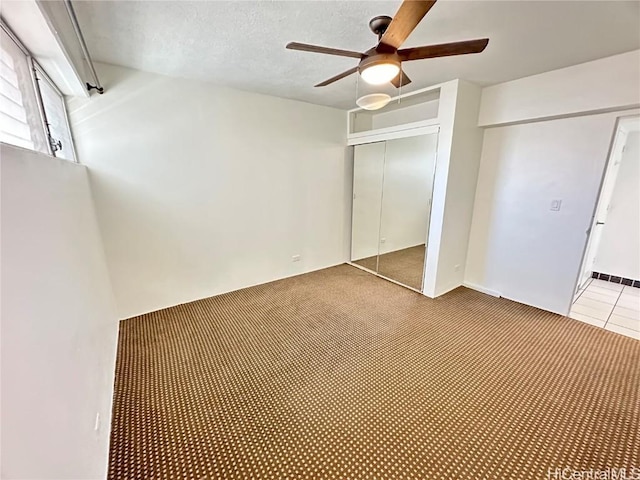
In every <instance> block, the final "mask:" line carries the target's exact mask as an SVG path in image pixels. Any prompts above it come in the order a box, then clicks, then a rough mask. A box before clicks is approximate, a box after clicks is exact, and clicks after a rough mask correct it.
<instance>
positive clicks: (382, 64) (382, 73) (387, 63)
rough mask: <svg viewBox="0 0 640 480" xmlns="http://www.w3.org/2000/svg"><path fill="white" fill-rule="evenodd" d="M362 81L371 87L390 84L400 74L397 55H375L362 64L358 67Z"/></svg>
mask: <svg viewBox="0 0 640 480" xmlns="http://www.w3.org/2000/svg"><path fill="white" fill-rule="evenodd" d="M358 70H359V71H360V76H361V77H362V79H363V80H364V81H365V82H367V83H369V84H371V85H382V84H384V83H389V82H390V81H391V80H393V79H394V78H396V77H397V76H398V73H400V60H399V59H398V58H397V55H385V54H381V55H374V56H371V57H367V58H365V59H363V60H362V61H361V62H360V65H359V67H358Z"/></svg>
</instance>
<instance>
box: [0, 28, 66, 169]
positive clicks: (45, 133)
mask: <svg viewBox="0 0 640 480" xmlns="http://www.w3.org/2000/svg"><path fill="white" fill-rule="evenodd" d="M0 26H1V27H2V28H1V29H0V35H1V37H0V141H2V142H5V143H9V144H11V145H17V146H19V147H23V148H28V149H31V150H36V151H39V152H42V153H47V154H50V155H54V156H56V157H59V158H64V159H67V160H72V161H75V155H74V152H73V143H72V140H71V132H70V130H69V123H68V121H67V114H66V109H65V104H64V97H63V96H62V94H61V93H60V92H59V91H58V89H57V88H56V87H55V85H54V84H53V82H51V80H50V79H49V77H48V76H47V75H46V74H45V73H44V71H43V70H42V68H40V66H39V65H38V64H37V62H35V60H34V59H33V58H32V57H31V56H30V55H29V53H28V52H27V50H26V49H25V48H24V47H23V46H22V44H20V42H19V41H18V40H17V38H16V37H15V36H14V35H13V34H12V33H11V31H10V30H9V29H8V28H7V27H6V26H5V25H4V23H2V24H0Z"/></svg>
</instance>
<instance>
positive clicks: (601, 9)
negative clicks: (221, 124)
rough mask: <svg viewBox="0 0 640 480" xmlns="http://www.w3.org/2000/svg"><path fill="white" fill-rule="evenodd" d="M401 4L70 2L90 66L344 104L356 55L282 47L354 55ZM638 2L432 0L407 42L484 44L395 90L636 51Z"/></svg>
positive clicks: (516, 74) (428, 67)
mask: <svg viewBox="0 0 640 480" xmlns="http://www.w3.org/2000/svg"><path fill="white" fill-rule="evenodd" d="M399 5H400V1H380V2H371V1H366V2H362V1H339V2H327V1H275V2H272V1H268V2H267V1H259V2H258V1H245V2H230V1H208V2H205V1H203V2H191V1H171V2H150V1H141V2H136V1H127V2H119V1H79V0H76V1H74V6H75V9H76V13H77V15H78V18H79V21H80V25H81V27H82V29H83V33H84V35H85V37H86V40H87V43H88V46H89V50H90V52H91V54H92V56H93V58H94V60H96V61H99V62H105V63H111V64H116V65H121V66H125V67H130V68H135V69H139V70H143V71H148V72H154V73H160V74H165V75H170V76H176V77H185V78H190V79H197V80H206V81H211V82H214V83H217V84H221V85H227V86H231V87H235V88H238V89H241V90H248V91H254V92H259V93H264V94H268V95H275V96H278V97H284V98H291V99H295V100H302V101H305V102H310V103H315V104H320V105H328V106H333V107H338V108H343V109H348V108H353V107H354V103H355V95H356V76H355V75H354V76H352V77H350V78H347V79H344V80H341V81H338V82H336V83H334V84H332V85H330V86H328V87H324V88H314V87H313V85H314V84H316V83H318V82H319V81H321V80H324V79H325V78H327V77H329V76H331V75H333V74H334V73H335V72H339V71H342V70H346V69H348V68H350V67H353V66H355V60H354V59H349V58H341V57H334V56H329V55H313V54H309V53H304V52H294V51H288V50H285V48H284V47H285V44H286V43H287V42H290V41H293V40H295V41H299V42H305V43H313V44H319V45H326V46H331V47H337V48H342V49H351V50H358V51H364V50H366V49H367V48H369V47H371V46H373V45H374V43H375V40H376V39H375V36H374V35H373V34H372V33H371V32H370V30H369V28H368V25H367V23H368V21H369V19H370V18H372V17H373V16H376V15H383V14H386V15H393V14H394V13H395V11H396V10H397V8H398V6H399ZM639 30H640V3H638V2H610V1H602V2H600V1H593V2H575V1H568V2H556V1H540V2H530V1H495V2H493V1H448V0H441V1H439V2H438V3H437V4H436V5H435V7H434V8H433V9H432V10H431V12H430V13H429V15H428V17H427V18H425V20H424V21H423V22H422V23H421V24H420V25H418V27H417V28H416V30H415V31H414V32H413V34H412V35H411V36H410V37H409V38H408V40H407V41H406V43H405V46H406V47H411V46H415V45H427V44H432V43H443V42H450V41H458V40H465V39H472V38H483V37H489V38H490V39H491V43H490V44H489V46H488V47H487V49H486V50H485V52H484V53H482V54H481V55H468V56H460V57H450V58H436V59H431V60H426V61H423V62H411V63H407V65H406V72H407V75H409V76H410V77H411V79H412V80H413V83H412V84H410V85H409V86H408V87H405V89H404V91H405V92H407V91H412V90H415V89H418V88H422V87H426V86H429V85H433V84H437V83H441V82H444V81H448V80H451V79H454V78H463V79H466V80H468V81H471V82H474V83H477V84H479V85H491V84H495V83H500V82H504V81H508V80H513V79H516V78H521V77H524V76H528V75H533V74H536V73H541V72H545V71H549V70H554V69H557V68H562V67H566V66H569V65H575V64H578V63H582V62H586V61H591V60H595V59H597V58H602V57H606V56H609V55H615V54H618V53H622V52H627V51H630V50H635V49H638V48H640V37H639V36H638V31H639Z"/></svg>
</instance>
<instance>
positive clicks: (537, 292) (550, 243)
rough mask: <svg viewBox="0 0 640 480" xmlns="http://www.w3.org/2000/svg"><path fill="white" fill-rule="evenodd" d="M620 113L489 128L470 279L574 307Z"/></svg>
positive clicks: (540, 302) (538, 302)
mask: <svg viewBox="0 0 640 480" xmlns="http://www.w3.org/2000/svg"><path fill="white" fill-rule="evenodd" d="M619 115H621V114H618V113H606V114H600V115H589V116H582V117H574V118H566V119H558V120H550V121H546V122H535V123H528V124H521V125H512V126H506V127H497V128H490V129H487V130H486V131H485V134H484V144H483V148H482V160H481V166H480V173H479V178H478V186H477V191H476V198H475V208H474V215H473V224H472V230H471V240H470V245H469V252H468V259H467V267H466V273H465V283H466V284H468V285H470V286H472V287H474V288H478V289H480V290H484V291H489V292H493V293H495V294H499V295H502V296H504V297H506V298H509V299H512V300H515V301H518V302H522V303H526V304H529V305H533V306H536V307H539V308H542V309H545V310H549V311H552V312H557V313H560V314H566V313H567V312H568V310H569V305H570V302H571V299H572V297H573V289H574V287H575V283H576V280H577V277H578V271H579V269H580V263H581V259H582V255H583V253H584V248H585V243H586V240H587V236H586V230H587V229H588V228H589V225H590V222H591V217H592V215H593V212H594V208H595V202H596V199H597V196H598V192H599V188H600V183H601V180H602V175H603V170H604V166H605V163H606V160H607V155H608V152H609V148H610V145H611V141H612V138H613V134H614V130H615V125H616V118H617V117H618V116H619ZM555 199H559V200H562V206H561V209H560V211H551V210H550V206H551V201H552V200H555Z"/></svg>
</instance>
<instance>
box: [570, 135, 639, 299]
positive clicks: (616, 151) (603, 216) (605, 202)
mask: <svg viewBox="0 0 640 480" xmlns="http://www.w3.org/2000/svg"><path fill="white" fill-rule="evenodd" d="M626 143H627V132H625V131H623V130H620V129H618V131H617V132H616V137H615V139H614V141H613V149H612V150H611V156H610V157H609V163H608V164H607V169H606V172H605V175H604V179H603V181H602V189H601V190H600V197H599V199H598V206H597V207H596V212H595V215H594V217H593V223H592V224H591V228H590V231H589V232H588V235H589V240H588V243H587V250H586V252H585V256H584V261H583V263H582V271H581V274H580V280H579V281H578V285H577V289H580V287H582V286H583V285H584V284H585V283H586V282H587V281H588V280H589V278H591V274H592V273H593V265H594V263H595V261H596V256H597V254H598V247H599V246H600V239H601V237H602V230H603V228H604V225H605V223H606V221H607V214H608V213H609V205H610V204H611V197H612V196H613V189H614V187H615V184H616V179H617V178H618V171H619V170H620V161H621V160H622V152H623V151H624V147H625V144H626Z"/></svg>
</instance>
